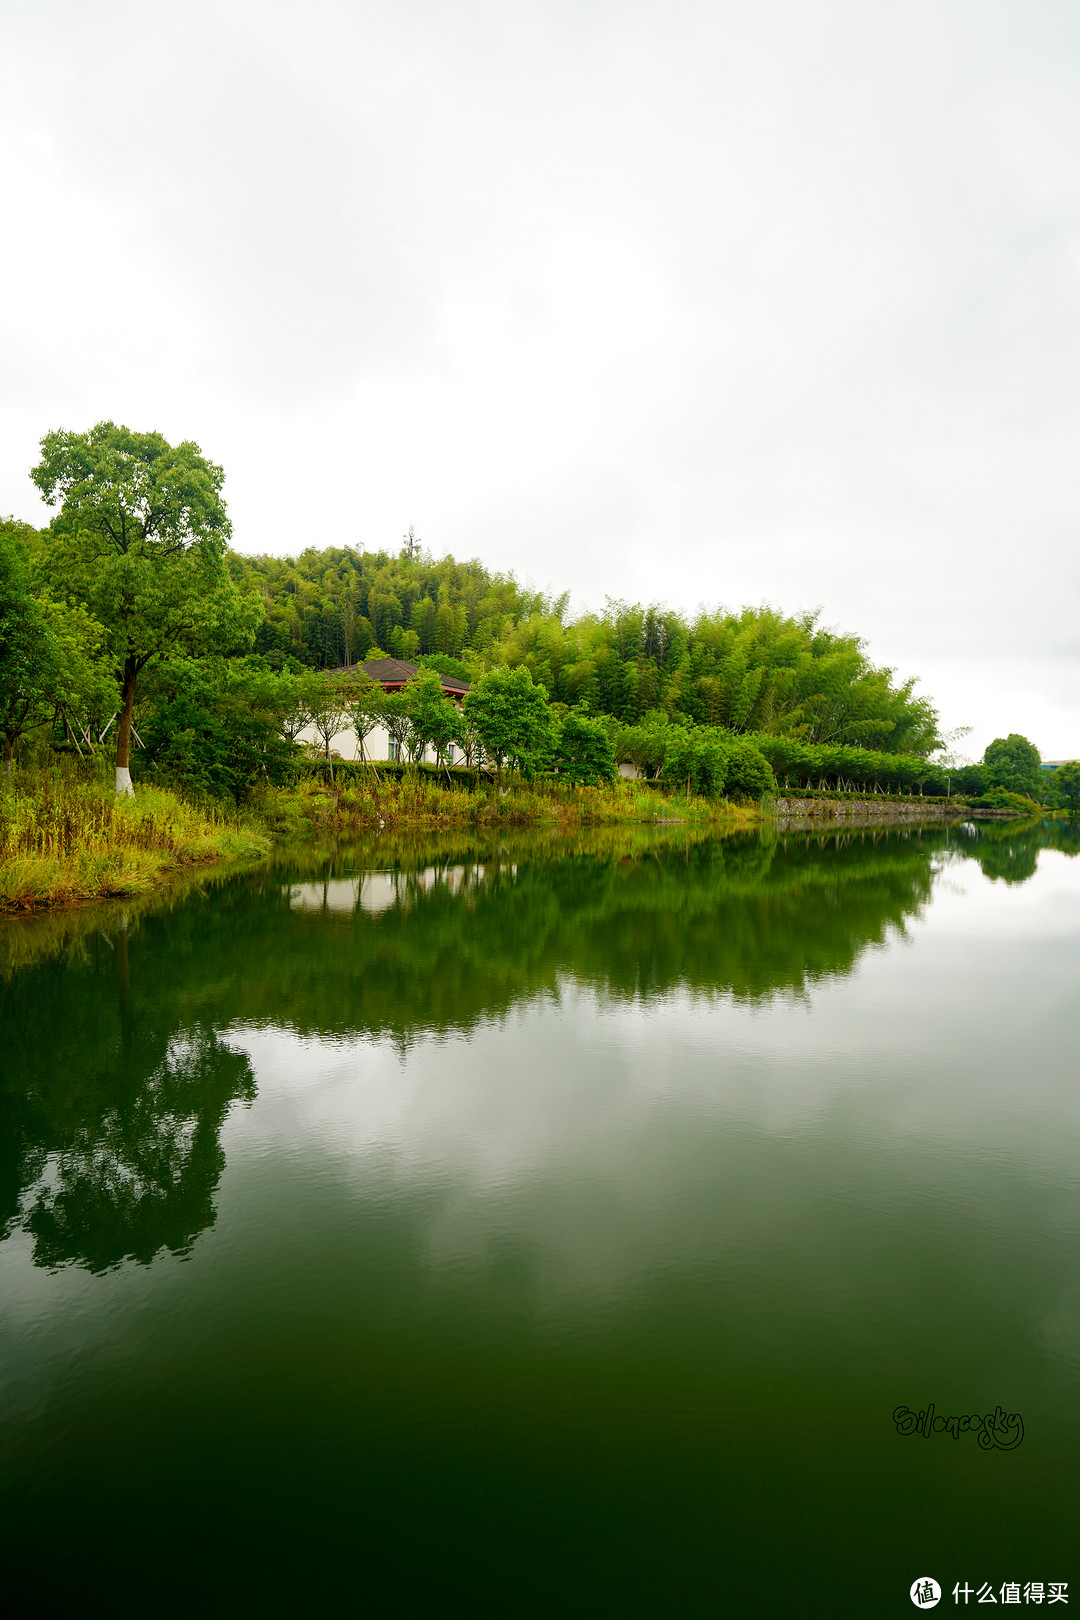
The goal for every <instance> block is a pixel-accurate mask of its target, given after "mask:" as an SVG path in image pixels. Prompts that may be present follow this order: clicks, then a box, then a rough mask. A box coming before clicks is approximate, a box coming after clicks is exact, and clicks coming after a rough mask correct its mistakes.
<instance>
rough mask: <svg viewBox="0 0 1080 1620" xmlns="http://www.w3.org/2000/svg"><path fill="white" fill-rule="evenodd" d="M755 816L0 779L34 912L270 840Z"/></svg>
mask: <svg viewBox="0 0 1080 1620" xmlns="http://www.w3.org/2000/svg"><path fill="white" fill-rule="evenodd" d="M757 814H758V812H757V808H756V806H755V807H744V806H736V805H732V804H728V803H727V802H726V801H719V802H713V801H709V800H704V799H694V798H690V799H686V798H683V797H681V796H676V797H668V796H666V795H663V794H660V793H657V792H656V791H654V790H652V789H649V788H646V787H644V786H642V785H640V784H638V783H634V782H616V783H615V784H614V785H613V786H612V787H610V788H586V787H581V788H574V787H564V786H561V785H559V784H557V783H551V782H546V783H544V784H541V785H539V786H529V785H528V784H527V783H519V784H516V785H514V786H513V787H508V788H504V789H502V790H500V789H498V788H497V787H495V786H493V785H481V786H477V787H473V788H470V787H469V786H467V785H462V784H460V783H453V784H451V783H449V782H447V783H443V782H440V781H438V780H435V779H433V778H432V777H431V776H429V775H426V774H420V773H410V774H405V775H403V776H402V777H400V778H390V777H385V778H383V779H381V780H377V779H376V778H375V777H374V775H372V776H371V777H370V778H369V779H368V780H366V781H358V780H355V779H352V780H348V781H345V782H339V783H335V784H333V785H331V784H329V783H327V782H324V781H322V780H321V779H320V778H318V777H315V776H309V777H306V778H304V779H302V780H301V781H300V782H299V783H298V784H297V785H296V786H295V787H289V788H273V789H263V790H261V791H258V792H256V793H255V794H254V795H253V797H252V799H251V801H250V804H249V805H248V806H247V807H246V808H245V810H244V811H243V812H242V813H239V814H238V813H237V812H235V811H233V810H231V809H229V808H228V807H226V806H224V805H217V804H213V803H210V804H207V803H201V804H194V803H191V802H189V801H188V800H185V799H184V798H182V797H181V796H180V795H178V794H177V793H175V792H173V791H172V790H171V789H169V788H165V787H154V786H146V785H140V786H138V787H137V790H136V795H135V797H134V798H133V799H118V798H117V797H116V795H115V794H114V792H113V790H112V787H111V785H110V784H109V783H108V782H106V781H104V780H103V779H102V777H101V776H100V775H99V774H97V773H96V772H95V773H93V774H91V768H88V767H86V766H80V765H79V764H78V763H77V762H73V761H70V760H61V761H57V762H55V763H50V764H48V765H46V766H42V767H39V768H37V769H31V770H28V771H23V772H20V773H19V774H18V775H17V776H16V777H15V778H14V779H13V780H12V782H11V783H9V784H3V782H2V779H0V908H2V909H8V910H12V909H30V908H34V907H40V906H49V905H63V904H65V903H70V902H72V901H77V900H89V899H98V898H105V897H108V896H130V895H136V894H142V893H145V892H146V891H147V890H149V889H152V888H154V887H156V886H158V885H160V884H161V883H162V882H164V881H165V880H166V879H167V878H170V877H172V876H173V875H175V874H176V873H177V872H178V871H180V870H182V869H184V868H189V867H195V866H200V865H208V864H212V863H219V862H230V861H232V862H235V861H246V860H255V859H258V858H260V857H261V856H264V855H266V854H267V853H268V852H269V850H270V849H271V847H272V846H273V844H274V843H275V842H279V841H281V840H285V839H288V840H296V839H298V838H308V837H319V838H327V837H329V838H346V837H355V836H358V835H362V834H364V833H369V832H375V831H379V830H382V829H386V830H387V831H398V830H400V831H406V830H408V829H428V830H434V829H438V828H457V829H466V828H475V829H477V830H478V831H485V832H488V831H493V830H497V829H499V828H507V829H509V828H514V827H537V828H550V829H551V830H552V831H569V830H572V829H573V828H576V827H599V826H605V825H616V824H627V823H633V822H647V823H653V824H656V823H663V822H671V823H675V822H678V823H685V824H687V825H692V826H695V827H699V828H703V829H712V828H715V829H716V830H717V831H731V830H733V829H735V828H737V827H739V826H750V825H752V824H753V823H754V822H755V821H756V819H757Z"/></svg>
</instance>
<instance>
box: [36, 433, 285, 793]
mask: <svg viewBox="0 0 1080 1620" xmlns="http://www.w3.org/2000/svg"><path fill="white" fill-rule="evenodd" d="M41 451H42V456H41V461H40V462H39V463H38V465H37V466H36V467H35V468H34V469H33V471H32V473H31V477H32V478H33V480H34V482H35V483H36V484H37V486H38V488H39V489H40V491H41V493H42V495H43V496H44V497H45V499H46V501H47V502H48V503H49V504H50V505H56V504H58V503H59V508H60V510H59V513H58V515H57V517H56V518H54V520H53V522H52V524H51V525H50V528H49V530H48V532H47V535H46V536H45V537H44V542H43V546H42V559H41V560H42V568H43V571H44V572H45V574H46V576H47V577H48V578H49V579H50V580H51V582H52V583H53V584H54V586H55V587H56V589H57V591H58V592H59V593H61V594H62V595H63V596H65V597H66V598H67V600H69V601H72V602H78V603H81V604H83V605H84V606H85V607H87V608H88V609H89V611H90V612H91V614H92V615H93V616H94V618H95V619H97V620H98V622H99V623H101V624H102V625H103V626H104V627H105V631H106V635H107V644H108V650H109V653H110V656H111V658H112V662H113V667H114V669H115V670H116V674H117V680H118V682H119V683H120V685H121V711H120V720H119V723H118V725H117V728H116V750H117V751H116V763H117V767H118V768H120V767H123V768H126V766H127V764H128V746H129V737H130V726H131V716H132V711H133V708H134V703H135V696H136V687H137V682H138V678H139V675H140V674H141V672H142V671H143V669H145V667H146V666H147V665H148V664H149V663H151V662H152V661H153V660H155V659H161V658H164V657H166V656H169V655H175V654H177V653H182V654H187V655H189V656H190V655H193V654H205V653H211V652H219V653H230V652H235V651H237V650H239V649H243V648H244V647H246V646H248V645H250V642H251V638H252V636H253V634H254V631H255V628H256V626H257V624H258V622H259V620H260V618H261V617H262V612H263V610H262V604H261V602H260V600H259V599H258V597H257V596H255V595H254V594H252V593H247V594H245V593H243V592H241V591H240V590H239V589H238V587H237V585H236V584H235V582H234V580H233V578H232V576H231V575H230V573H229V572H228V570H227V569H226V567H225V560H224V559H225V546H226V542H227V540H228V537H229V533H230V529H229V521H228V518H227V516H226V514H225V506H224V502H223V501H222V499H221V484H222V481H223V478H224V474H223V473H222V470H221V468H220V467H217V466H215V465H214V464H213V463H212V462H209V461H207V460H205V458H204V457H203V456H202V454H201V452H200V450H199V447H198V445H196V444H192V443H190V442H185V443H183V444H180V445H177V446H175V447H174V446H171V445H169V444H168V443H167V442H166V441H165V439H163V438H162V436H161V435H160V434H159V433H133V432H131V431H130V430H129V429H128V428H125V427H117V426H115V424H113V423H112V422H100V423H98V425H97V426H96V427H94V428H92V429H91V430H90V431H89V432H88V433H69V432H57V433H47V434H46V435H45V437H44V438H43V439H42V441H41Z"/></svg>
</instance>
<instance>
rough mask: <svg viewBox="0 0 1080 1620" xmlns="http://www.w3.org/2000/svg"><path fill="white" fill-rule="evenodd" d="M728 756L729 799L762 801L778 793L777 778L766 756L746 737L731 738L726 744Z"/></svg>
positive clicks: (727, 784)
mask: <svg viewBox="0 0 1080 1620" xmlns="http://www.w3.org/2000/svg"><path fill="white" fill-rule="evenodd" d="M724 752H725V754H726V756H727V765H726V776H727V781H726V789H727V795H728V797H729V798H733V799H760V798H761V797H762V796H763V795H764V794H766V793H774V792H775V791H776V778H775V777H774V776H773V773H772V767H771V765H770V764H769V762H768V760H767V759H766V758H765V755H764V754H763V753H762V752H761V750H760V749H759V748H756V747H755V746H754V744H753V743H751V742H748V741H747V740H746V738H744V737H730V738H728V740H727V742H726V743H725V744H724Z"/></svg>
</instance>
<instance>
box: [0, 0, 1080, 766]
mask: <svg viewBox="0 0 1080 1620" xmlns="http://www.w3.org/2000/svg"><path fill="white" fill-rule="evenodd" d="M0 17H2V19H3V32H4V51H3V67H2V68H0V73H2V75H3V77H2V82H0V151H2V152H3V168H2V173H0V206H2V208H3V216H2V217H3V218H4V220H5V225H6V230H5V234H6V236H7V239H8V241H9V243H13V244H15V251H11V250H10V249H9V251H8V252H7V253H6V254H5V258H4V268H3V291H4V297H3V300H2V302H0V356H2V366H0V427H2V430H3V431H2V434H0V510H13V511H15V512H17V513H19V514H20V515H22V516H25V517H27V518H30V519H37V518H39V517H40V516H41V515H42V514H41V509H40V508H39V506H38V505H37V502H36V499H35V498H34V495H33V491H32V488H31V486H30V485H29V482H28V480H27V478H26V471H27V468H28V467H29V466H30V465H31V463H32V461H33V459H34V453H35V447H36V442H37V439H38V438H39V437H40V435H41V433H42V432H44V431H46V430H47V429H48V428H50V427H54V426H58V425H61V424H63V425H72V426H76V425H81V424H89V423H90V422H92V421H95V420H98V419H100V418H102V417H104V416H110V415H111V416H113V417H115V418H117V419H120V420H124V421H129V422H133V423H138V424H140V425H141V424H144V423H145V424H147V425H153V426H155V427H159V428H160V429H161V431H163V432H165V433H167V434H169V435H171V436H175V437H181V436H184V437H194V438H196V439H197V440H199V442H200V443H201V444H202V445H203V447H204V449H205V450H206V451H207V452H208V453H209V454H211V455H212V456H213V457H214V458H215V459H217V460H220V461H221V462H223V463H224V465H225V467H226V470H227V474H228V483H227V495H228V497H229V500H230V505H231V509H232V513H233V518H234V525H235V532H236V542H237V544H238V545H239V546H240V547H241V549H248V550H262V549H266V550H276V551H285V550H290V549H297V548H299V547H300V546H302V545H305V544H308V543H312V542H314V543H329V542H331V541H334V540H338V541H340V540H349V541H351V542H357V543H361V544H368V545H395V544H396V543H397V541H398V537H399V536H400V534H401V533H402V531H403V530H404V529H405V527H406V526H407V525H408V523H409V522H415V523H416V524H417V525H418V528H419V530H420V532H421V534H422V535H423V537H424V539H425V541H426V542H427V543H428V544H429V545H430V546H431V547H432V548H433V549H434V550H435V551H436V552H438V551H441V550H443V549H448V548H449V549H453V550H454V551H455V552H457V553H458V554H479V555H481V556H482V557H483V558H484V559H485V560H486V561H488V562H489V563H491V564H492V565H494V566H496V567H503V568H505V567H514V568H516V569H517V571H518V572H519V573H520V574H522V575H531V576H533V577H534V578H536V579H537V580H538V582H541V583H546V584H550V585H552V586H554V587H555V588H556V589H562V588H564V587H565V586H570V587H571V588H572V589H573V591H574V595H575V600H576V602H577V603H578V604H579V605H583V604H589V605H599V603H600V602H601V601H602V599H603V597H604V595H606V594H612V595H618V596H626V597H631V598H634V597H644V598H660V599H666V600H669V601H673V602H675V603H677V604H679V605H682V606H685V607H693V606H694V605H695V604H696V603H697V602H698V601H701V600H707V601H710V602H715V601H717V600H722V601H726V602H728V603H731V604H739V603H741V602H743V601H760V600H765V599H768V600H772V601H774V602H777V603H779V604H781V605H782V606H784V607H787V608H790V609H797V608H802V607H807V606H814V605H816V604H819V603H820V604H821V605H822V606H823V608H824V612H825V617H826V619H827V620H828V621H829V622H832V623H837V624H840V625H842V626H844V627H845V628H850V629H856V630H858V631H860V632H861V633H863V634H865V635H866V636H867V637H868V638H869V641H870V646H871V652H872V654H873V655H874V656H875V657H877V658H879V659H880V660H881V661H883V662H888V663H893V664H897V665H899V666H900V668H901V669H902V670H903V671H905V672H908V671H919V672H922V673H923V675H924V684H925V685H926V687H927V688H928V689H929V690H930V691H931V692H932V693H933V694H935V695H937V696H939V697H940V699H941V700H942V703H943V707H944V709H945V718H946V723H947V724H956V723H960V722H962V721H971V722H974V723H975V726H976V733H975V735H974V736H973V738H972V745H973V746H977V747H981V746H982V744H983V743H985V741H986V740H988V738H989V737H991V736H993V735H995V734H997V733H1000V732H1002V731H1005V730H1008V729H1012V728H1014V727H1018V728H1019V729H1021V730H1024V731H1026V732H1028V733H1030V734H1031V735H1032V736H1033V737H1034V738H1035V740H1036V741H1037V742H1038V743H1039V745H1040V746H1041V747H1042V749H1043V751H1044V753H1046V754H1047V755H1050V756H1055V757H1057V756H1062V755H1065V754H1076V753H1080V696H1078V693H1077V677H1076V668H1077V645H1076V632H1075V624H1076V622H1077V609H1078V607H1080V602H1078V595H1080V592H1078V574H1080V569H1078V564H1077V548H1076V543H1075V535H1076V532H1077V525H1078V520H1080V494H1078V490H1077V485H1076V480H1075V476H1074V472H1073V463H1074V460H1075V449H1074V446H1075V443H1076V434H1077V428H1078V426H1080V399H1078V387H1077V382H1076V378H1077V376H1078V375H1080V364H1078V362H1080V324H1078V322H1077V319H1076V315H1077V297H1078V279H1080V176H1078V174H1077V172H1076V167H1075V162H1074V154H1075V151H1076V150H1077V147H1078V145H1080V96H1078V94H1077V91H1078V89H1080V86H1078V83H1077V80H1078V78H1080V48H1078V47H1080V38H1078V34H1080V25H1078V23H1077V19H1076V18H1075V17H1073V16H1072V15H1071V14H1069V13H1068V12H1067V10H1065V9H1064V8H1060V7H1056V6H1052V5H1051V4H1049V3H1048V0H1044V3H1041V4H1040V3H1035V4H1031V5H1025V6H1024V7H1022V8H1021V7H1020V6H1019V4H1018V3H1011V0H1010V3H1003V4H998V5H996V6H987V5H985V4H982V3H980V4H975V0H953V3H952V4H946V5H940V4H935V5H933V6H931V5H926V4H917V3H916V4H912V5H908V6H904V7H899V6H894V7H873V8H871V7H866V6H863V5H855V4H848V3H844V0H826V3H824V4H822V5H819V6H815V7H805V6H799V5H796V4H794V3H791V0H774V3H771V4H769V3H766V4H763V5H761V6H756V7H745V6H737V5H734V4H727V5H718V6H717V5H711V6H706V5H704V4H700V3H695V4H690V3H683V4H676V5H672V6H668V7H664V8H656V7H650V6H644V5H634V4H629V5H620V6H618V7H615V6H610V5H606V4H596V5H591V6H589V7H581V6H576V5H575V6H570V5H560V4H555V3H552V0H545V3H544V4H539V3H537V4H533V5H524V6H518V7H513V8H507V7H498V6H493V5H490V4H484V3H478V0H470V3H466V4H463V5H461V6H457V7H453V8H447V7H437V6H432V5H426V4H423V3H420V0H403V3H399V4H395V5H390V4H388V3H387V4H359V5H356V4H353V5H347V4H333V3H328V0H323V3H317V4H313V5H310V6H307V7H305V8H303V10H302V11H300V10H297V9H296V8H294V7H286V6H273V5H271V6H266V5H259V6H254V5H248V4H243V3H237V0H233V3H224V4H218V5H214V6H212V7H211V6H208V5H202V4H195V5H189V6H186V7H183V8H167V7H163V6H156V5H153V4H149V5H148V4H141V5H139V6H137V7H136V6H131V5H122V4H121V5H112V6H108V5H105V6H98V7H94V8H92V9H89V10H88V9H87V8H84V7H78V6H71V5H63V4H48V3H43V4H35V5H34V6H32V7H30V6H20V5H15V4H11V3H8V4H6V5H3V6H2V7H0ZM942 683H943V684H942ZM1006 716H1008V718H1007V719H1006V718H1005V717H1006Z"/></svg>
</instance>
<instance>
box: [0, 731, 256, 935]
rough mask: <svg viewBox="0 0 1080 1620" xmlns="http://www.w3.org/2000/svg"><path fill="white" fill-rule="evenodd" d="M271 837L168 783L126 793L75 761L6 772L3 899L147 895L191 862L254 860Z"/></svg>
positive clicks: (22, 903)
mask: <svg viewBox="0 0 1080 1620" xmlns="http://www.w3.org/2000/svg"><path fill="white" fill-rule="evenodd" d="M270 846H271V839H270V837H269V835H268V834H267V832H266V831H265V830H264V829H263V828H262V827H261V826H259V825H258V824H257V823H256V822H254V821H253V820H252V819H251V818H250V817H245V818H238V817H237V816H236V815H235V814H233V815H230V814H229V813H228V812H227V811H226V810H224V809H218V808H215V807H212V806H211V807H206V806H198V805H194V804H190V803H187V802H186V801H185V800H183V799H182V798H180V797H179V796H178V795H177V794H175V793H173V792H170V791H169V789H167V788H161V787H146V788H143V789H142V790H141V791H140V792H139V793H138V795H137V796H136V797H135V798H134V799H118V798H117V797H116V794H115V793H114V792H113V790H112V788H111V786H110V785H109V784H107V783H106V782H104V781H102V780H101V778H100V776H98V775H97V774H94V775H90V774H88V773H87V772H86V771H85V769H84V768H81V767H79V766H78V765H77V764H75V763H73V762H71V761H69V760H63V761H60V762H58V763H55V764H50V765H48V766H45V767H39V768H37V769H32V770H28V771H22V772H19V773H18V774H17V775H16V776H15V777H14V778H13V779H12V781H11V782H9V783H5V782H3V779H2V778H0V907H2V908H7V909H11V908H18V907H33V906H40V905H62V904H65V903H68V902H71V901H74V900H90V899H97V898H99V897H103V896H107V895H135V894H143V893H145V892H146V891H147V890H149V889H153V888H155V887H156V886H157V885H159V884H160V883H161V882H163V880H164V879H166V878H167V877H169V876H171V875H172V874H173V873H175V872H177V871H179V870H182V869H183V868H186V867H192V866H200V865H207V864H209V863H212V862H217V861H238V860H252V859H255V858H257V857H259V856H261V855H265V854H266V853H267V851H268V850H269V848H270Z"/></svg>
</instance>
